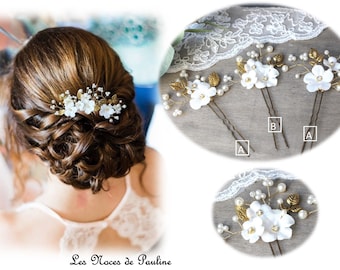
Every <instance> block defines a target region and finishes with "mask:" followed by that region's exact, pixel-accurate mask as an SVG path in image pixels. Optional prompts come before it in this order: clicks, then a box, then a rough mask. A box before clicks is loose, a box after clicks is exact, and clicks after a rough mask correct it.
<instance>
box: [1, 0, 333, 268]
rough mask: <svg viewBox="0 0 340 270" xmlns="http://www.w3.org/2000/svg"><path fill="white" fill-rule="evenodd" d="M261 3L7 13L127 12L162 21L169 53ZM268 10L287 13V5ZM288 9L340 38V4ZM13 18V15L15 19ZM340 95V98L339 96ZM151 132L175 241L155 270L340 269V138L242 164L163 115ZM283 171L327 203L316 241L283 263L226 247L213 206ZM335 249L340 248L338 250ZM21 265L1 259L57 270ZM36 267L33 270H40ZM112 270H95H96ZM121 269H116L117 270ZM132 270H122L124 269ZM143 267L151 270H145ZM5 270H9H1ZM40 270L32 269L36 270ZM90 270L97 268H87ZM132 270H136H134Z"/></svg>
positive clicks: (216, 1) (31, 7)
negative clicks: (254, 172) (246, 182)
mask: <svg viewBox="0 0 340 270" xmlns="http://www.w3.org/2000/svg"><path fill="white" fill-rule="evenodd" d="M257 2H260V1H246V2H238V1H232V0H230V1H223V0H208V1H197V0H194V1H192V0H187V1H179V2H178V1H165V0H164V1H155V0H151V1H150V0H144V1H139V0H121V1H112V0H111V1H104V0H96V1H88V2H87V3H86V4H85V3H83V2H82V1H77V0H76V1H71V0H58V1H42V0H40V1H20V0H10V1H8V3H6V4H5V6H4V3H2V5H1V11H0V13H1V12H4V13H5V12H6V13H7V12H13V11H14V12H17V13H18V12H23V13H27V12H32V13H33V14H35V13H36V12H41V13H46V12H48V13H52V14H55V15H56V16H84V15H91V14H93V13H96V14H98V13H99V14H101V13H110V14H114V13H115V12H117V13H119V14H121V13H122V12H128V13H140V14H151V15H156V16H157V17H158V18H159V19H160V22H161V24H162V27H161V29H162V37H163V42H164V43H163V46H162V49H164V52H165V50H166V48H167V45H168V43H170V42H171V41H172V40H173V39H174V37H176V36H177V34H178V33H179V32H180V31H182V30H183V29H184V27H185V26H186V25H187V24H189V23H191V22H192V21H194V20H196V19H198V18H199V17H201V16H203V15H206V14H208V13H210V12H212V11H215V10H217V9H220V8H225V7H228V6H231V5H235V4H244V3H257ZM261 3H267V4H274V5H275V4H276V5H282V1H270V2H269V1H266V0H263V1H261ZM284 5H285V6H291V7H296V8H299V9H302V10H305V11H306V12H308V13H310V14H312V15H314V16H316V17H317V18H318V19H320V20H323V21H324V22H325V23H326V24H328V25H329V26H330V27H331V28H332V29H333V30H334V31H335V32H340V24H339V23H338V16H339V15H338V14H337V13H338V12H339V11H338V9H337V6H335V5H334V1H331V0H324V1H320V2H318V1H316V2H315V1H314V2H311V1H308V2H306V1H294V0H286V1H284ZM7 14H8V13H7ZM339 94H340V93H339ZM157 117H158V118H157V119H154V126H152V127H151V131H150V132H151V133H150V135H149V138H148V139H149V142H150V144H151V145H153V146H154V147H155V148H157V149H158V150H159V151H160V152H161V153H162V154H163V155H164V157H165V161H166V163H167V168H168V172H167V175H166V178H167V181H166V183H165V185H164V191H163V193H164V194H165V198H164V201H165V205H166V211H167V218H166V223H167V233H166V236H165V239H164V242H163V244H162V246H161V248H160V250H159V251H158V254H159V255H160V256H161V258H162V259H164V260H171V262H172V265H171V266H150V267H151V268H157V269H196V268H200V269H207V268H210V269H219V268H221V269H227V268H231V267H235V268H239V269H246V268H248V269H250V268H252V269H254V268H257V267H259V268H260V267H271V268H273V269H287V268H292V267H294V268H296V269H302V268H303V269H306V268H308V267H313V269H318V268H319V267H324V266H326V262H327V266H329V265H337V263H338V259H337V256H338V252H337V250H338V247H337V244H336V243H337V241H340V234H339V233H338V226H339V222H340V221H339V215H338V213H337V212H338V210H337V207H338V205H337V202H338V195H339V190H340V177H339V169H338V168H339V167H338V166H339V155H338V153H339V150H340V142H339V140H340V131H339V130H338V132H337V133H336V134H334V135H333V136H332V137H331V138H329V139H328V140H327V141H326V142H325V143H323V144H322V145H321V146H318V147H315V148H314V150H313V151H312V152H307V153H305V154H304V155H303V156H296V157H290V158H288V159H283V160H276V161H267V162H263V161H262V162H256V161H249V162H248V161H247V162H244V161H242V162H241V161H238V160H237V159H229V158H225V157H221V156H217V155H215V154H213V153H210V152H207V151H206V150H204V149H202V148H200V147H198V146H197V145H195V144H193V143H192V142H190V141H188V140H187V139H186V138H185V137H184V136H183V135H182V134H181V133H180V132H179V131H177V130H176V128H175V126H174V125H173V124H172V122H171V121H170V120H169V119H167V118H166V117H165V115H163V114H162V113H159V114H157ZM257 167H266V168H278V169H281V170H285V171H287V172H290V173H292V174H294V175H296V176H297V177H299V178H300V179H302V180H303V181H304V182H305V183H306V184H307V185H308V186H309V187H310V189H311V190H312V191H313V192H314V194H315V195H316V197H317V199H318V202H319V210H320V213H319V219H318V225H317V228H316V230H315V231H314V232H313V234H312V236H311V237H310V238H309V239H308V240H307V241H306V242H305V243H304V244H303V245H302V246H300V248H299V249H298V250H296V251H294V252H291V253H289V254H287V255H285V256H283V257H282V258H275V259H270V258H269V259H263V258H254V257H248V256H246V255H244V254H241V253H240V252H238V251H236V250H234V249H232V248H230V247H229V246H228V245H226V244H225V243H224V242H223V241H222V240H221V239H220V238H219V237H218V235H217V233H216V232H215V228H214V227H213V222H212V203H213V200H214V196H215V194H216V193H217V191H218V190H219V189H220V188H221V187H222V186H223V185H224V184H225V183H226V182H227V181H229V180H230V179H232V178H233V176H234V175H235V174H237V173H240V172H243V171H245V170H249V169H251V168H257ZM334 244H335V245H334ZM19 255H20V254H13V257H12V258H11V257H6V258H1V256H2V255H1V252H0V258H1V259H0V265H1V264H3V263H4V262H5V261H8V262H9V263H12V264H13V265H14V263H19V264H22V265H23V266H27V265H28V264H35V263H46V264H49V265H50V267H53V265H52V264H51V262H49V261H48V258H46V257H44V256H43V254H42V255H41V261H39V262H37V261H32V260H30V258H29V257H27V258H25V259H21V260H17V259H16V258H17V257H18V256H19ZM59 262H60V264H61V265H62V266H64V267H65V269H66V268H67V266H69V267H70V268H74V267H75V266H70V265H69V262H70V258H60V261H59ZM32 266H33V265H32ZM98 267H99V268H101V267H104V268H108V267H110V266H98V265H97V266H93V268H94V269H95V268H98ZM112 267H114V266H111V267H110V268H112ZM124 267H125V266H124V265H121V266H115V267H114V268H118V269H119V268H124ZM134 267H135V268H137V267H146V266H138V265H135V266H134ZM1 268H2V267H1ZM31 268H32V267H29V269H31ZM80 268H81V269H82V268H84V269H85V268H91V267H90V265H88V267H85V266H84V267H80ZM125 268H133V267H132V266H127V267H125ZM63 269H64V268H63Z"/></svg>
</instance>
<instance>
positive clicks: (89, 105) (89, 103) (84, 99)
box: [76, 93, 96, 114]
mask: <svg viewBox="0 0 340 270" xmlns="http://www.w3.org/2000/svg"><path fill="white" fill-rule="evenodd" d="M95 105H96V104H95V102H94V100H92V99H91V96H90V95H89V94H87V93H84V94H82V95H81V98H80V100H79V101H77V103H76V107H77V108H78V110H79V111H82V112H85V113H86V114H90V113H92V112H93V111H94V108H95Z"/></svg>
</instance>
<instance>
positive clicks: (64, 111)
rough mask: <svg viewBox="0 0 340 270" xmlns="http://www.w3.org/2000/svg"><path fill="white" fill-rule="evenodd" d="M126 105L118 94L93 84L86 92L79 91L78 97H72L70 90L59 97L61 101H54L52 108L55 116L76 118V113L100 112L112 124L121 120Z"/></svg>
mask: <svg viewBox="0 0 340 270" xmlns="http://www.w3.org/2000/svg"><path fill="white" fill-rule="evenodd" d="M126 107H127V106H126V104H123V101H122V100H120V99H119V98H118V97H117V95H116V94H113V95H112V93H111V92H110V91H105V90H104V89H103V87H97V86H96V85H95V84H92V86H91V87H86V90H85V91H84V90H83V89H79V90H78V91H77V95H71V94H70V91H69V90H66V91H65V93H62V94H61V95H60V96H59V100H58V101H56V100H52V101H51V106H50V108H51V109H52V110H55V115H60V116H61V115H65V116H67V117H71V118H72V117H75V115H76V113H85V114H91V113H93V112H98V113H99V115H100V116H102V117H104V118H105V119H108V120H109V122H110V123H113V122H114V121H118V120H119V115H120V114H121V113H122V110H123V109H126Z"/></svg>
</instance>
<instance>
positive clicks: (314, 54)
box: [308, 48, 324, 64]
mask: <svg viewBox="0 0 340 270" xmlns="http://www.w3.org/2000/svg"><path fill="white" fill-rule="evenodd" d="M308 56H309V58H310V59H312V61H311V64H313V63H314V64H317V63H321V62H322V61H323V58H324V56H323V55H322V54H320V53H319V52H318V51H317V50H316V49H314V48H311V49H310V50H309V53H308Z"/></svg>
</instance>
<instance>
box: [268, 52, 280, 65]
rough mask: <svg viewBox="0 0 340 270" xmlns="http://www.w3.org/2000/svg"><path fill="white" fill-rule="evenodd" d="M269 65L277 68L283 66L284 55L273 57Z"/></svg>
mask: <svg viewBox="0 0 340 270" xmlns="http://www.w3.org/2000/svg"><path fill="white" fill-rule="evenodd" d="M269 64H271V65H273V66H277V67H282V66H283V55H282V54H276V55H274V56H273V58H272V59H271V60H270V61H269Z"/></svg>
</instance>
